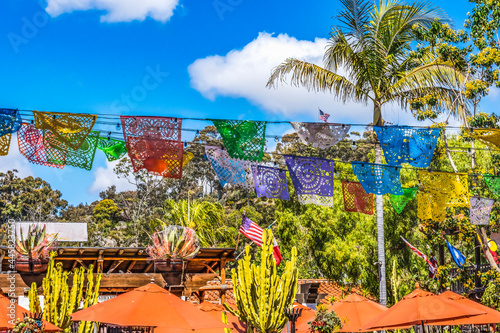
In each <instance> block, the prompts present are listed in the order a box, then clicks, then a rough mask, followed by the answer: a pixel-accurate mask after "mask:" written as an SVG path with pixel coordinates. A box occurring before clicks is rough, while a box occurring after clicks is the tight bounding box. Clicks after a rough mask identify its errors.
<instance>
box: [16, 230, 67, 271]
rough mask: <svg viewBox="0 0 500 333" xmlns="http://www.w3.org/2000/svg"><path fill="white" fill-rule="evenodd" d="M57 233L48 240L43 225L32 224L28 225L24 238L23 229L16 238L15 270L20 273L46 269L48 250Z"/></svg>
mask: <svg viewBox="0 0 500 333" xmlns="http://www.w3.org/2000/svg"><path fill="white" fill-rule="evenodd" d="M56 239H57V235H56V236H55V237H54V238H53V239H51V240H49V237H48V236H47V234H46V232H45V225H44V226H43V227H42V226H40V225H35V224H32V225H30V226H29V229H28V234H27V235H26V238H24V236H23V231H22V229H21V231H20V237H19V238H17V239H16V246H15V249H16V252H17V254H18V256H17V258H16V270H17V271H19V272H22V273H35V274H37V273H41V272H44V271H46V270H47V264H48V257H49V251H50V249H51V247H52V246H53V245H54V243H55V241H56Z"/></svg>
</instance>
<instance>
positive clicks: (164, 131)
mask: <svg viewBox="0 0 500 333" xmlns="http://www.w3.org/2000/svg"><path fill="white" fill-rule="evenodd" d="M120 118H121V123H122V129H123V137H124V138H125V143H126V145H127V152H128V156H129V157H130V160H131V162H132V167H133V168H134V172H137V171H139V170H141V169H146V170H147V171H149V172H150V173H152V174H154V175H157V176H162V177H166V178H175V179H180V178H182V160H183V152H184V148H183V144H182V141H181V128H182V119H178V118H167V117H134V116H120Z"/></svg>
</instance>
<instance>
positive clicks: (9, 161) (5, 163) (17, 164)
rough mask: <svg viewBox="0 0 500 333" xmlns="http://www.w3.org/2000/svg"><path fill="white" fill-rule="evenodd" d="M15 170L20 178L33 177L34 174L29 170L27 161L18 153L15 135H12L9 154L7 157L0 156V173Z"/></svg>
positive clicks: (29, 166)
mask: <svg viewBox="0 0 500 333" xmlns="http://www.w3.org/2000/svg"><path fill="white" fill-rule="evenodd" d="M13 169H16V170H17V171H18V174H17V175H18V176H19V177H20V178H24V177H28V176H34V175H35V173H34V172H33V170H32V169H31V165H30V163H29V162H28V160H27V159H26V158H25V157H24V156H23V155H21V153H19V148H18V145H17V134H12V139H11V141H10V147H9V154H8V155H7V156H0V171H1V172H6V171H8V170H13Z"/></svg>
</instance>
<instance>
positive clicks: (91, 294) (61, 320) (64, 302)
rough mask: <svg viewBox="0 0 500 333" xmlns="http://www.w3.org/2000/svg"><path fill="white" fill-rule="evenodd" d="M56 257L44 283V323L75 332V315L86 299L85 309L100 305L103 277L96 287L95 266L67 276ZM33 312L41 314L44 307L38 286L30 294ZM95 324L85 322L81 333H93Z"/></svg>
mask: <svg viewBox="0 0 500 333" xmlns="http://www.w3.org/2000/svg"><path fill="white" fill-rule="evenodd" d="M55 256H56V253H55V252H51V254H50V261H49V265H48V270H47V275H46V276H45V278H44V279H43V284H42V286H43V296H44V307H43V319H45V320H47V321H49V322H51V323H52V324H54V325H56V326H58V327H60V328H62V329H63V330H64V332H65V333H69V332H71V314H72V313H73V312H75V311H76V310H77V309H78V307H79V306H80V301H81V300H82V299H83V300H84V303H83V308H86V307H89V306H91V305H94V304H97V297H98V296H99V285H100V283H101V277H102V274H98V275H97V277H96V279H95V284H94V274H93V272H92V270H93V265H90V266H89V268H88V270H86V269H85V268H83V267H80V268H75V269H74V271H73V272H64V271H63V267H62V263H57V264H55V260H54V258H55ZM85 273H87V289H86V291H85V297H83V286H84V281H85ZM70 275H73V279H72V280H73V281H72V284H71V287H70V286H69V284H68V277H69V276H70ZM29 299H30V311H32V312H36V313H40V312H41V308H40V303H39V301H38V289H37V286H36V283H33V284H32V285H31V288H30V291H29ZM91 329H92V323H91V322H81V323H80V326H79V328H78V333H90V332H91Z"/></svg>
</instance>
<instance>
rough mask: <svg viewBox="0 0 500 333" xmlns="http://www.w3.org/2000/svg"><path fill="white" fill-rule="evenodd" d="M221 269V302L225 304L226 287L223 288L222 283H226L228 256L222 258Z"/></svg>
mask: <svg viewBox="0 0 500 333" xmlns="http://www.w3.org/2000/svg"><path fill="white" fill-rule="evenodd" d="M219 271H220V283H221V295H220V304H224V303H225V302H226V289H222V285H225V284H226V257H222V258H221V261H220V266H219Z"/></svg>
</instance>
